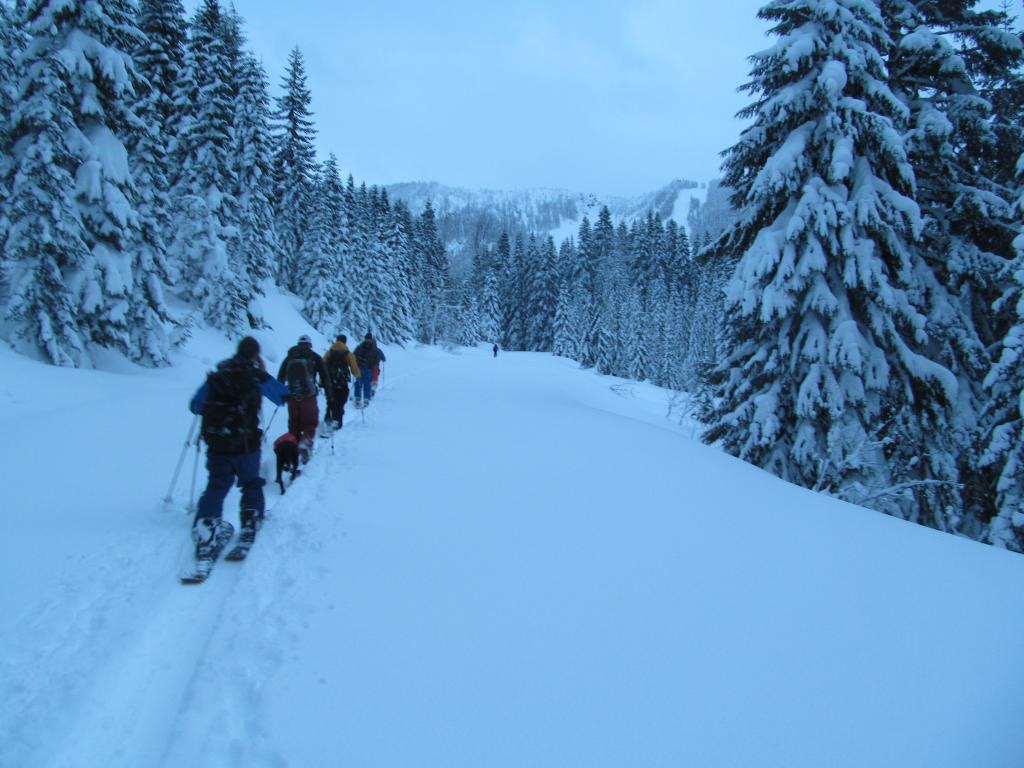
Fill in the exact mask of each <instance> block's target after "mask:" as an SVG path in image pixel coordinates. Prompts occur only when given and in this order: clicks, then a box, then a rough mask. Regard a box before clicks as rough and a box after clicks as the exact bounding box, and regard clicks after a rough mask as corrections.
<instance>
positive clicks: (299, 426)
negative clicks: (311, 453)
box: [288, 395, 320, 448]
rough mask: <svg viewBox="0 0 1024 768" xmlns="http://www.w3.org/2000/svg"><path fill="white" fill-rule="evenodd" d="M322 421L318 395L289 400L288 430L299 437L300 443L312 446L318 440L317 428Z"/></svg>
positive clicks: (307, 446)
mask: <svg viewBox="0 0 1024 768" xmlns="http://www.w3.org/2000/svg"><path fill="white" fill-rule="evenodd" d="M319 423H320V406H319V405H318V404H317V402H316V395H310V396H309V397H307V398H305V399H304V400H289V401H288V431H289V432H291V433H292V434H293V435H295V436H296V437H297V438H299V443H300V444H305V446H306V448H312V447H313V442H314V441H315V440H316V428H317V425H318V424H319Z"/></svg>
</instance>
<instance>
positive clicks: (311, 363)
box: [277, 334, 331, 464]
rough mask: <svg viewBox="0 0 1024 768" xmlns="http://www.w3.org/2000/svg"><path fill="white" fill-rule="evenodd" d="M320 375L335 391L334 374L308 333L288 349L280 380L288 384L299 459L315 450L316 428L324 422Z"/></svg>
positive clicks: (328, 388)
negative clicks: (318, 383)
mask: <svg viewBox="0 0 1024 768" xmlns="http://www.w3.org/2000/svg"><path fill="white" fill-rule="evenodd" d="M317 378H319V380H320V386H321V387H323V389H324V391H325V392H328V393H329V392H330V391H331V377H330V374H328V373H327V367H326V366H325V365H324V360H323V358H322V357H320V355H318V354H317V353H316V352H314V351H313V340H312V339H310V338H309V336H306V335H305V334H304V335H302V336H300V337H299V342H298V344H296V345H295V346H294V347H292V348H291V349H289V350H288V354H287V355H286V356H285V358H284V361H283V362H282V363H281V370H280V371H278V373H277V380H278V381H280V382H281V383H282V384H284V385H285V386H287V387H288V392H289V393H290V394H291V397H290V398H289V400H288V431H289V432H291V433H292V434H293V435H297V436H298V437H299V460H300V461H301V462H302V463H303V464H305V463H306V462H308V461H309V457H310V456H311V455H312V453H313V441H314V440H315V439H316V428H317V426H318V425H319V424H320V408H319V406H318V405H317V400H316V393H317Z"/></svg>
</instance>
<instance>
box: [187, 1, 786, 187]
mask: <svg viewBox="0 0 1024 768" xmlns="http://www.w3.org/2000/svg"><path fill="white" fill-rule="evenodd" d="M196 5H197V2H196V0H189V2H187V3H186V6H187V7H188V9H189V11H190V12H191V11H192V10H193V9H194V8H195V6H196ZM760 5H761V2H760V1H759V0H758V1H757V2H755V1H753V0H725V2H722V3H690V2H680V1H679V0H634V1H633V2H611V1H609V2H593V3H591V4H589V5H580V4H578V3H569V2H564V1H559V0H549V1H547V2H545V1H543V0H520V1H519V2H517V3H516V4H515V5H513V4H510V3H491V2H486V1H485V0H476V1H474V0H448V1H447V2H445V3H437V4H423V3H417V2H412V0H393V1H392V2H390V3H372V4H371V3H363V2H360V3H355V2H351V1H350V0H342V1H341V2H325V1H324V0H292V1H291V2H290V3H287V4H285V3H280V2H270V1H269V0H236V8H237V10H238V12H239V13H240V14H241V15H242V16H243V17H244V18H245V20H246V31H247V33H248V36H249V40H250V46H251V47H252V48H253V50H254V51H255V52H256V54H257V56H259V57H260V58H261V59H262V60H263V62H264V65H265V66H266V67H267V70H268V73H269V74H270V77H271V82H272V83H273V87H274V91H275V93H276V92H277V87H278V83H279V81H280V78H281V74H282V72H283V70H284V64H285V61H286V59H287V54H288V51H289V50H290V49H291V47H292V46H294V45H299V47H300V48H301V49H302V51H303V53H304V55H305V57H306V61H307V66H308V71H309V84H310V87H311V89H312V91H313V109H314V112H315V113H316V124H317V128H318V129H319V132H320V133H319V139H318V144H319V149H320V151H321V153H322V154H323V155H324V156H326V154H327V153H328V152H334V153H335V154H336V155H337V156H338V158H339V160H340V162H341V163H342V165H343V167H345V168H346V169H348V170H351V171H352V172H353V173H354V174H355V175H356V176H357V178H359V179H361V180H363V179H365V180H366V181H368V182H370V183H390V182H395V181H407V180H437V181H441V182H444V183H448V184H456V185H463V186H472V187H491V188H512V187H532V186H558V187H568V188H571V189H578V190H584V191H596V192H607V193H620V194H632V193H638V192H642V191H648V190H651V189H653V188H656V187H658V186H661V185H662V184H664V183H666V182H668V181H669V180H671V179H673V178H677V177H683V178H692V179H696V180H700V181H703V180H706V179H709V178H712V177H714V176H715V175H716V174H717V169H718V165H719V160H720V159H719V157H718V153H719V152H720V151H721V150H723V149H725V148H727V147H728V146H729V145H730V144H732V143H733V142H734V141H735V140H736V138H737V137H738V135H739V131H740V130H741V125H740V123H739V122H738V121H736V120H735V118H734V114H735V113H736V112H737V111H738V110H739V109H740V108H741V107H742V106H744V104H745V97H744V96H742V95H740V94H737V93H736V88H737V87H738V86H739V85H741V84H742V83H743V82H744V81H745V80H746V78H747V62H746V57H747V56H749V55H750V54H751V53H753V52H755V51H757V50H760V49H762V48H764V47H765V45H766V42H765V37H764V31H765V28H766V27H765V25H764V24H763V22H760V21H759V20H757V19H756V16H755V14H756V11H757V8H758V7H759V6H760Z"/></svg>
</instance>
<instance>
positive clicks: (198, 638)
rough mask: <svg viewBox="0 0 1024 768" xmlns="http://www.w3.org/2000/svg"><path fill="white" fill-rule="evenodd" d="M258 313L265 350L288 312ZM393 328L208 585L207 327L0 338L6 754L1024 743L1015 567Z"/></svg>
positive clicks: (497, 752)
mask: <svg viewBox="0 0 1024 768" xmlns="http://www.w3.org/2000/svg"><path fill="white" fill-rule="evenodd" d="M267 312H268V316H271V317H272V318H273V320H272V321H273V323H274V325H275V326H276V328H277V331H276V332H273V333H272V332H267V333H266V334H263V335H262V336H261V341H262V342H263V344H264V350H265V353H266V357H267V358H268V362H270V363H271V366H270V367H272V368H276V365H273V363H274V362H279V361H280V359H281V357H280V356H281V355H282V354H283V353H284V351H285V350H286V349H287V347H288V346H289V345H290V344H291V343H293V342H294V339H295V337H296V335H297V334H298V333H300V332H308V331H309V329H308V328H307V327H306V326H304V324H302V322H301V321H300V320H298V318H297V316H295V314H294V311H293V309H292V307H291V306H290V305H289V302H288V300H286V299H278V298H275V299H273V300H272V301H269V302H268V307H267ZM314 338H315V339H316V341H317V345H316V346H317V348H318V349H321V351H322V349H323V348H325V347H326V345H325V343H323V342H324V340H323V339H322V338H320V337H316V336H314ZM385 350H386V353H387V355H388V363H387V365H386V367H385V373H384V380H383V384H382V388H381V391H380V394H379V397H378V399H377V400H376V401H375V402H374V404H373V405H372V406H371V407H370V408H369V409H368V410H367V411H366V412H365V414H364V415H365V420H364V418H363V417H362V416H361V415H360V413H359V412H356V411H354V410H353V409H352V408H351V407H350V408H349V409H348V411H347V424H346V428H345V430H344V431H343V432H341V433H340V434H339V435H338V436H337V438H336V441H335V447H334V452H333V453H332V451H331V448H330V443H329V441H326V440H320V441H319V445H318V452H317V455H316V456H315V458H314V461H313V463H312V464H311V465H310V466H309V468H308V471H307V472H306V473H305V474H304V475H303V477H301V478H300V479H299V480H298V481H297V482H296V485H295V486H294V487H293V488H292V489H290V490H289V492H288V493H287V494H286V495H285V496H284V497H280V496H279V494H278V491H277V489H276V487H272V486H270V485H268V486H267V494H268V506H269V507H270V519H269V521H268V523H267V525H266V527H265V528H264V530H263V532H262V533H261V536H260V538H259V540H258V541H257V544H256V546H255V548H254V549H253V552H252V554H251V555H250V558H249V559H248V560H247V561H246V562H244V563H242V564H235V563H225V562H221V563H219V564H218V565H217V567H216V569H215V570H214V572H213V575H212V576H211V578H210V581H209V582H208V583H206V584H204V585H202V586H200V587H183V586H181V585H179V584H178V582H177V578H176V573H177V569H178V567H179V566H180V564H181V562H182V561H183V558H186V557H187V554H188V539H187V531H188V526H189V523H190V519H189V517H188V516H187V515H186V514H185V513H184V512H183V509H184V506H185V505H186V504H187V499H188V484H189V476H190V473H191V462H192V453H190V454H189V456H188V458H187V462H186V466H185V469H184V471H183V473H182V474H183V477H182V479H181V481H179V484H178V488H177V492H176V495H175V499H174V505H173V506H172V507H171V508H167V507H165V506H164V504H163V503H162V501H161V499H162V497H163V496H164V494H165V492H166V489H167V484H168V481H169V480H170V476H171V472H172V470H173V468H174V463H175V461H176V459H177V458H178V455H179V452H180V450H181V447H182V442H183V440H184V438H185V434H186V431H187V429H188V426H189V423H190V415H189V414H188V413H187V410H186V403H187V401H188V398H189V397H190V395H191V394H192V392H193V390H194V389H195V387H196V386H197V385H198V384H199V382H200V381H201V379H202V375H203V372H204V370H206V368H207V367H208V366H210V365H211V364H212V363H214V362H215V361H216V360H217V359H219V358H222V357H225V356H227V355H228V353H229V352H230V351H231V350H230V347H229V345H228V344H227V343H225V342H224V341H223V340H222V339H218V337H216V336H215V335H213V334H211V335H208V336H207V335H203V334H199V335H198V336H197V338H196V339H194V340H193V342H191V344H190V346H189V349H188V350H187V354H183V355H181V356H180V358H179V360H178V365H176V367H175V368H173V369H171V370H165V371H157V372H153V371H143V370H141V369H136V368H131V367H127V366H124V365H120V366H119V365H118V364H117V363H116V361H113V360H111V361H109V366H108V367H110V368H116V369H119V370H117V371H116V372H115V371H107V372H100V371H81V370H79V371H71V370H60V369H56V368H52V367H49V366H44V365H41V364H38V363H35V362H32V361H29V360H27V359H25V358H22V357H18V356H16V355H14V354H13V353H10V352H9V351H7V350H6V349H4V350H0V360H2V364H3V366H4V370H5V371H7V372H8V376H6V377H5V379H6V381H5V384H4V385H3V387H2V389H0V419H2V420H3V424H4V427H5V429H6V431H7V433H8V435H9V439H8V442H7V443H6V444H5V447H4V449H3V462H4V467H5V471H4V478H5V481H4V486H5V488H4V492H5V494H6V495H7V498H8V499H9V501H8V503H7V504H5V511H4V513H3V514H4V521H5V523H6V525H5V531H6V535H5V536H4V537H3V538H2V540H0V578H2V579H3V581H4V583H5V584H6V585H7V588H6V589H5V590H4V594H3V597H2V598H0V664H2V667H0V701H2V702H3V703H2V704H0V733H3V734H5V736H4V738H3V739H2V741H0V765H3V766H25V767H28V766H97V765H104V766H140V765H147V766H159V765H164V766H185V765H188V766H225V765H239V766H284V765H292V766H313V765H353V766H526V765H529V766H573V765H578V766H605V765H607V766H640V765H642V766H660V765H664V766H680V765H694V766H698V765H699V766H779V767H780V768H781V766H789V767H800V766H807V767H808V768H811V767H813V768H819V767H820V766H824V765H828V766H833V767H835V766H850V768H854V767H857V768H863V766H876V767H880V766H892V767H893V768H897V767H899V768H909V767H911V766H922V768H923V767H924V766H928V768H937V767H941V766H949V767H950V768H953V767H954V766H956V767H962V766H968V765H969V766H974V767H986V768H987V767H991V768H996V767H1000V768H1001V767H1003V766H1005V767H1006V768H1011V767H1012V766H1018V765H1020V756H1019V744H1018V737H1017V735H1018V733H1019V726H1018V723H1017V720H1018V714H1017V713H1018V712H1019V711H1020V710H1021V707H1022V706H1024V657H1022V656H1021V654H1019V653H1013V652H1012V648H1013V647H1014V643H1015V641H1016V639H1017V638H1020V637H1021V636H1022V635H1024V558H1021V557H1020V556H1018V555H1013V554H1010V553H1007V552H1005V551H1000V550H996V549H994V548H991V547H986V546H983V545H980V544H977V543H974V542H970V541H966V540H961V539H957V538H954V537H952V536H947V535H943V534H939V533H936V532H935V531H931V530H926V529H924V528H919V527H916V526H913V525H910V524H906V523H903V522H900V521H897V520H894V519H891V518H887V517H884V516H882V515H880V514H877V513H874V512H870V511H868V510H864V509H860V508H856V507H852V506H850V505H846V504H843V503H840V502H836V501H833V500H830V499H828V498H824V497H821V496H818V495H815V494H813V493H811V492H809V491H806V490H803V489H800V488H796V487H794V486H790V485H787V484H786V483H783V482H781V481H779V480H777V479H775V478H773V477H771V476H769V475H767V474H766V473H764V472H761V471H760V470H757V469H755V468H753V467H751V466H748V465H746V464H743V463H742V462H739V461H737V460H735V459H732V458H730V457H728V456H724V455H722V454H721V453H719V452H717V451H715V450H714V449H712V448H709V447H706V446H703V445H701V444H700V443H699V442H696V441H694V440H693V439H692V437H691V436H690V434H689V430H687V429H686V428H684V427H680V426H678V425H676V424H674V423H673V422H670V421H668V420H666V419H665V395H664V393H662V392H661V391H659V390H657V389H655V388H653V387H650V386H646V385H637V384H631V383H628V382H623V381H622V380H619V379H613V378H609V377H601V376H597V375H595V374H594V373H592V372H589V371H581V370H579V369H578V368H577V366H576V365H575V364H574V363H571V362H569V361H567V360H563V359H559V358H554V357H551V356H549V355H543V354H529V353H523V354H506V353H502V354H500V355H499V357H498V358H497V359H494V358H492V357H491V355H490V351H489V350H487V349H483V348H481V349H460V350H455V351H454V352H446V351H444V350H441V349H437V348H416V349H408V350H400V349H398V348H395V347H386V348H385ZM270 412H271V409H270V408H265V410H264V415H265V418H266V417H269V414H270ZM285 421H286V420H285V418H284V415H283V413H282V414H278V416H277V418H276V419H275V422H274V425H273V427H272V428H271V430H270V432H271V438H273V437H275V436H276V435H277V434H280V432H282V431H284V428H285ZM15 436H17V439H15ZM270 455H271V456H272V454H270ZM265 465H269V461H268V460H267V459H266V458H265ZM204 482H205V472H204V471H203V469H202V467H200V472H199V489H200V490H201V488H202V486H203V484H204ZM236 499H237V497H236V496H235V495H234V492H233V494H232V496H230V497H229V499H228V502H227V505H226V508H225V512H226V516H227V518H228V519H230V520H232V522H236V521H237V500H236Z"/></svg>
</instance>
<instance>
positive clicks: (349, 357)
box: [324, 341, 362, 383]
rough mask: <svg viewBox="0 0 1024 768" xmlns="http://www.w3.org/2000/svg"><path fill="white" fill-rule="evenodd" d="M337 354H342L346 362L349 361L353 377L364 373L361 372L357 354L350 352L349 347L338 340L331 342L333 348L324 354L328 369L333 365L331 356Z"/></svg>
mask: <svg viewBox="0 0 1024 768" xmlns="http://www.w3.org/2000/svg"><path fill="white" fill-rule="evenodd" d="M335 355H341V356H342V357H343V358H344V360H345V362H346V363H348V367H349V369H350V370H351V371H352V376H353V378H356V379H358V378H359V377H360V376H361V375H362V374H360V373H359V363H357V362H356V356H355V355H353V354H352V353H351V352H349V349H348V347H347V346H345V344H344V343H343V342H340V341H336V342H334V343H333V344H331V348H330V349H328V350H327V354H326V355H324V364H325V365H326V366H327V368H328V370H330V367H331V358H332V357H334V356H335ZM339 383H340V382H339Z"/></svg>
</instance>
